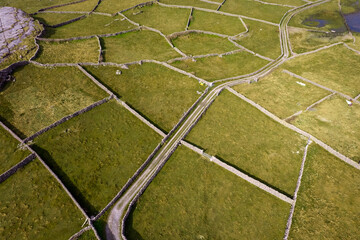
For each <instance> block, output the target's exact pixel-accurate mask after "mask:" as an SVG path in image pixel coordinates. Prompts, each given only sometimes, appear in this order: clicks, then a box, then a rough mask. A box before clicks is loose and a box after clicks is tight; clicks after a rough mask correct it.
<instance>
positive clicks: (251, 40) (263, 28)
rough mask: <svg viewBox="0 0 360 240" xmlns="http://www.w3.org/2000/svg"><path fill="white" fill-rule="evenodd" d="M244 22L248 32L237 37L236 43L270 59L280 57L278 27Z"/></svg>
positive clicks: (249, 21)
mask: <svg viewBox="0 0 360 240" xmlns="http://www.w3.org/2000/svg"><path fill="white" fill-rule="evenodd" d="M244 21H245V23H246V25H247V27H248V29H249V32H247V33H245V34H242V35H240V36H239V37H237V39H236V42H238V43H239V44H240V45H242V46H244V47H246V48H248V49H250V50H252V51H254V52H256V53H258V54H260V55H263V56H266V57H269V58H272V59H276V58H277V57H279V56H280V55H281V48H280V39H279V28H278V27H276V26H273V25H270V24H266V23H262V22H258V21H253V20H248V19H245V20H244Z"/></svg>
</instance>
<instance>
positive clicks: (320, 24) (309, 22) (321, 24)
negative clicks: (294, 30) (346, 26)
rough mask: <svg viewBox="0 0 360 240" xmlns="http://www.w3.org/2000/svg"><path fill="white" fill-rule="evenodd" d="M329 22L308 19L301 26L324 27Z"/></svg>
mask: <svg viewBox="0 0 360 240" xmlns="http://www.w3.org/2000/svg"><path fill="white" fill-rule="evenodd" d="M328 23H329V22H328V21H327V20H325V19H317V18H308V19H305V20H304V21H303V24H304V25H306V26H310V27H318V28H321V27H324V26H325V25H326V24H328Z"/></svg>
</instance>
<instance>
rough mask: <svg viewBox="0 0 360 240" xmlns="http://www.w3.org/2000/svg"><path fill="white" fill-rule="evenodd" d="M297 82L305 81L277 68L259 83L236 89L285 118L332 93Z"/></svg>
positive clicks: (242, 85)
mask: <svg viewBox="0 0 360 240" xmlns="http://www.w3.org/2000/svg"><path fill="white" fill-rule="evenodd" d="M297 82H300V83H304V82H302V81H301V80H299V79H297V78H295V77H291V76H289V75H288V74H287V73H283V72H282V69H277V70H275V71H274V72H272V73H271V74H270V75H267V76H266V77H264V78H261V79H260V81H259V82H257V83H252V84H241V85H237V86H235V87H234V89H235V90H236V91H237V92H239V93H241V94H243V95H244V96H246V97H247V98H250V99H251V100H253V101H254V102H256V103H258V104H260V105H261V106H262V107H264V108H265V109H267V110H269V111H270V112H272V113H274V114H275V115H276V116H278V117H279V118H282V119H284V118H286V117H289V116H291V115H293V114H294V113H296V112H298V111H301V110H302V111H303V110H305V109H306V108H307V107H309V106H310V105H311V104H313V103H314V102H316V101H318V100H320V99H322V98H323V97H325V96H327V95H329V94H330V93H329V92H328V91H325V90H323V89H321V88H319V87H316V86H314V85H312V84H308V83H305V84H306V86H302V85H300V84H298V83H297Z"/></svg>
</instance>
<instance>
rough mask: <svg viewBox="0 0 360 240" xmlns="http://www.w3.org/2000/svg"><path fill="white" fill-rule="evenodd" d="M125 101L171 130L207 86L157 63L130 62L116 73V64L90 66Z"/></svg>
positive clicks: (157, 123) (96, 75) (159, 124)
mask: <svg viewBox="0 0 360 240" xmlns="http://www.w3.org/2000/svg"><path fill="white" fill-rule="evenodd" d="M86 69H87V70H89V71H90V72H91V73H92V74H93V75H94V76H95V77H96V78H97V79H99V80H100V81H102V82H103V83H105V85H107V86H109V87H110V88H111V89H112V90H113V91H115V92H116V93H117V95H118V96H119V97H120V98H121V99H122V100H124V101H126V102H128V103H129V104H130V105H131V106H133V107H134V108H135V109H137V110H138V111H140V112H141V113H142V114H144V115H145V116H146V117H147V118H149V119H151V120H152V121H153V122H155V124H156V125H158V126H160V128H162V129H165V130H166V131H170V130H171V129H172V128H173V126H174V125H175V124H176V123H177V122H178V121H179V119H180V118H181V116H182V115H183V113H184V112H186V110H187V109H188V108H189V107H190V106H191V105H192V104H193V103H194V102H195V101H196V99H197V98H198V97H199V95H198V94H197V93H196V92H197V91H203V90H204V87H202V86H200V84H199V83H198V82H197V81H196V80H195V79H191V78H189V77H188V76H185V75H183V74H180V73H176V72H174V71H173V70H170V69H168V68H166V67H164V66H161V65H158V64H155V63H144V64H143V65H141V66H139V65H132V66H129V69H128V70H124V69H121V71H122V74H121V75H119V76H116V75H115V72H116V70H117V69H118V68H116V67H87V68H86Z"/></svg>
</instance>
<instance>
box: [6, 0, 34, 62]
mask: <svg viewBox="0 0 360 240" xmlns="http://www.w3.org/2000/svg"><path fill="white" fill-rule="evenodd" d="M39 30H40V29H39V26H38V24H37V23H36V22H35V21H34V19H32V18H31V17H30V16H29V15H27V14H26V13H25V12H23V11H22V10H20V9H16V8H13V7H2V8H0V63H1V62H3V61H4V60H5V59H6V57H8V56H9V55H11V54H12V53H13V52H15V51H16V50H23V49H26V48H31V47H34V46H27V45H22V46H21V43H22V42H23V40H24V39H26V38H29V37H30V38H34V37H35V36H36V35H37V34H38V33H39Z"/></svg>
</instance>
